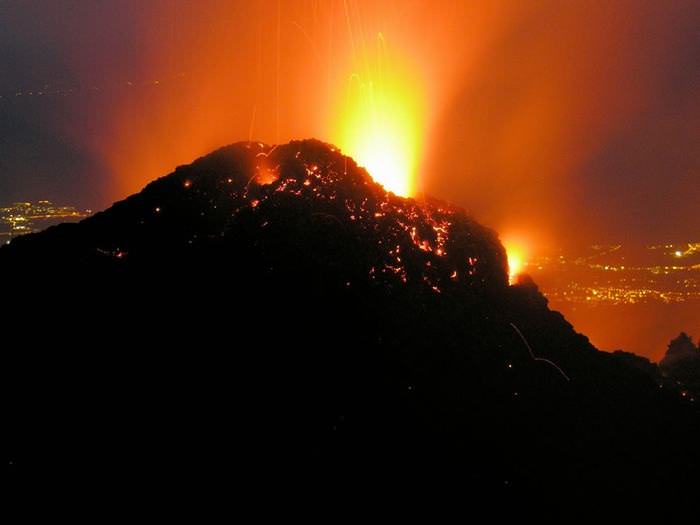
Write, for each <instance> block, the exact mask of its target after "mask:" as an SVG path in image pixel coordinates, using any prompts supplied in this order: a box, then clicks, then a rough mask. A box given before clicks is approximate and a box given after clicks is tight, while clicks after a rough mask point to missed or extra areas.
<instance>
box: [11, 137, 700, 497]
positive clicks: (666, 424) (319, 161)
mask: <svg viewBox="0 0 700 525" xmlns="http://www.w3.org/2000/svg"><path fill="white" fill-rule="evenodd" d="M0 270H1V271H2V275H3V276H4V278H5V284H4V287H5V289H6V291H7V293H6V294H3V295H4V297H3V301H2V304H3V306H2V308H3V309H4V311H3V320H4V321H5V322H6V324H5V325H4V326H5V327H6V328H5V331H4V336H5V348H6V353H8V354H10V355H11V358H10V362H9V367H8V371H7V373H6V377H10V378H11V380H10V385H9V386H10V388H9V396H10V399H9V405H10V416H9V421H10V425H9V426H8V428H9V429H10V430H11V432H10V437H11V461H12V465H13V466H12V468H13V469H14V472H15V475H16V476H17V480H18V484H19V485H22V483H30V481H29V480H34V481H35V480H36V479H41V480H42V483H45V484H47V485H48V486H53V485H56V486H58V485H61V486H65V485H66V484H69V485H70V483H73V482H75V480H82V481H83V482H85V481H86V480H92V481H94V483H95V484H97V485H99V484H100V483H102V484H111V483H117V484H121V483H126V484H130V486H137V487H138V486H144V487H146V486H151V485H157V486H158V487H161V488H162V487H168V486H182V485H183V484H185V485H187V484H191V483H195V484H213V485H216V486H218V487H219V488H224V487H227V486H228V485H229V484H230V485H236V484H240V483H243V484H244V485H245V486H246V487H247V489H246V491H248V492H249V493H253V494H254V493H261V494H263V493H264V494H268V495H269V494H290V493H295V492H297V491H298V492H299V493H302V492H305V491H306V493H314V494H320V492H319V491H322V490H323V491H332V492H335V493H336V494H340V495H341V496H342V495H343V494H346V495H347V494H350V493H351V492H352V490H353V487H355V488H357V487H363V488H365V489H366V488H368V487H379V488H382V490H390V489H389V488H391V490H394V489H397V488H398V487H402V486H405V485H412V486H414V487H415V486H416V485H421V484H422V485H425V486H434V485H435V484H436V483H439V482H442V483H445V484H449V485H450V486H451V487H452V488H453V489H454V490H456V491H457V492H459V493H461V494H462V495H463V496H466V495H469V494H473V491H474V490H479V491H486V492H493V493H497V494H500V493H504V494H508V493H516V494H517V493H529V492H532V491H537V492H541V491H546V492H547V493H548V494H555V493H558V494H569V495H575V494H579V493H593V492H597V491H612V492H613V493H618V492H620V493H621V492H626V493H634V494H639V493H640V491H645V490H651V491H660V490H674V491H679V492H680V491H684V490H691V489H692V487H697V476H698V474H697V473H698V470H697V468H698V466H699V465H700V462H699V457H698V446H697V443H698V437H700V431H699V428H698V411H697V407H696V405H695V404H694V402H691V401H690V400H688V399H682V398H680V397H679V396H678V392H676V391H674V390H673V389H668V388H661V387H660V386H659V384H658V382H657V381H655V379H654V377H653V375H652V374H649V373H648V372H647V370H645V367H643V366H638V362H636V361H635V359H634V358H633V357H631V356H629V355H628V354H624V355H623V354H608V353H604V352H599V351H597V350H596V349H595V348H593V347H592V345H591V344H590V343H589V342H588V339H587V338H586V337H584V336H582V335H580V334H577V333H575V331H574V330H573V329H572V327H571V325H570V324H569V323H567V322H566V320H565V319H564V318H563V317H562V316H561V315H560V314H558V313H556V312H552V311H550V310H549V309H548V308H547V301H546V299H545V298H544V297H543V296H542V295H541V294H540V292H539V291H538V290H537V287H536V286H535V285H534V283H532V281H531V280H529V279H523V280H522V281H521V282H520V283H519V284H518V285H516V286H508V280H507V268H506V257H505V253H504V250H503V248H502V246H501V244H500V242H499V241H498V238H497V235H496V234H495V233H494V232H493V231H491V230H489V229H487V228H484V227H483V226H480V225H479V224H477V223H476V222H475V221H474V220H472V219H471V218H469V217H468V216H467V215H466V214H465V213H464V212H462V211H460V210H458V209H455V208H453V207H450V206H447V205H445V204H441V203H437V202H432V201H430V202H422V203H418V202H416V201H414V200H411V199H403V198H399V197H396V196H394V195H393V194H390V193H387V192H386V191H384V190H383V189H382V187H381V186H379V185H377V184H375V183H374V182H373V181H372V180H371V178H370V177H369V176H368V175H367V173H366V172H365V171H364V170H363V169H361V168H358V167H357V166H356V164H355V163H354V162H353V161H352V160H351V159H349V158H347V157H344V156H342V155H341V154H340V153H339V152H338V151H337V150H335V149H334V148H332V147H330V146H328V145H326V144H323V143H321V142H318V141H301V142H292V143H290V144H287V145H284V146H278V147H274V148H273V147H270V146H266V145H262V144H257V143H239V144H235V145H232V146H228V147H225V148H222V149H220V150H217V151H216V152H214V153H212V154H210V155H208V156H206V157H203V158H200V159H198V160H196V161H195V162H194V163H192V164H191V165H189V166H182V167H179V168H178V169H177V170H176V171H175V172H174V173H172V174H170V175H168V176H166V177H163V178H161V179H158V180H156V181H154V182H152V183H151V184H149V185H148V186H147V187H146V188H144V190H143V191H141V192H140V193H138V194H136V195H133V196H131V197H129V198H128V199H126V200H124V201H122V202H118V203H116V204H114V205H113V206H112V207H111V208H109V209H108V210H106V211H104V212H101V213H98V214H96V215H94V216H92V217H90V218H88V219H85V220H83V221H82V222H80V223H78V224H65V225H60V226H57V227H53V228H50V229H48V230H46V231H44V232H41V233H38V234H31V235H27V236H24V237H20V238H17V239H15V240H13V241H12V243H11V244H10V245H8V246H5V247H3V248H1V249H0ZM92 481H91V482H90V484H92ZM309 491H310V492H309Z"/></svg>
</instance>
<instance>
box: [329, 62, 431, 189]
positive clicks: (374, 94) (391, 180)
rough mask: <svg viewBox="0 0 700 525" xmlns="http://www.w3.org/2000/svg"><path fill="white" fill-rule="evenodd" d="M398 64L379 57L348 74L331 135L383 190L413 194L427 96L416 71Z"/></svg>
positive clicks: (423, 131)
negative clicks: (416, 77) (413, 72)
mask: <svg viewBox="0 0 700 525" xmlns="http://www.w3.org/2000/svg"><path fill="white" fill-rule="evenodd" d="M365 62H367V61H365ZM396 66H397V64H395V63H394V62H391V63H390V66H387V64H386V63H384V62H383V61H382V60H380V59H377V60H376V61H375V63H374V64H372V63H369V64H366V66H365V67H363V71H364V72H363V73H354V74H352V75H351V76H350V78H349V80H348V84H347V86H346V88H345V90H344V91H345V92H344V96H343V97H342V99H341V100H339V101H338V104H337V110H336V111H335V115H336V118H335V120H334V122H333V125H332V130H331V140H332V142H333V143H335V144H336V145H338V146H339V147H340V149H341V150H342V151H343V153H345V154H346V155H349V156H350V157H352V158H354V159H355V160H356V161H357V163H358V164H359V165H360V166H363V167H364V168H365V169H366V170H367V171H368V172H369V174H370V175H371V176H372V178H374V180H375V181H377V182H378V183H379V184H381V185H382V186H384V188H385V189H387V190H389V191H391V192H394V193H395V194H397V195H400V196H402V197H411V196H413V195H414V194H415V192H416V177H417V170H418V162H419V156H420V151H421V148H422V139H423V137H424V134H425V129H424V109H423V97H422V96H421V92H420V88H419V86H418V82H416V80H415V79H414V78H413V76H412V75H409V74H406V73H404V71H402V70H400V69H399V68H398V67H396Z"/></svg>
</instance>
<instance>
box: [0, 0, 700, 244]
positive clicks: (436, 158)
mask: <svg viewBox="0 0 700 525" xmlns="http://www.w3.org/2000/svg"><path fill="white" fill-rule="evenodd" d="M433 4H434V3H433V2H431V3H430V7H428V3H426V2H418V1H407V2H395V3H391V2H364V1H355V2H353V1H351V2H349V4H348V3H343V2H341V1H338V2H333V1H329V2H316V1H296V2H289V1H285V2H281V3H280V8H279V10H277V5H276V3H275V2H262V3H259V2H258V3H256V2H248V1H246V2H222V1H209V0H205V1H196V2H194V1H193V2H187V1H184V0H183V1H179V0H172V1H149V2H143V1H137V0H121V1H108V0H72V1H67V0H65V1H48V0H47V1H33V0H21V1H19V0H17V1H15V0H4V1H2V2H0V95H2V98H1V99H0V201H2V202H3V203H5V202H11V201H15V200H20V199H22V200H26V199H40V198H48V199H52V200H55V201H58V202H61V203H66V204H74V205H79V206H82V207H90V208H92V209H100V208H102V207H105V206H107V205H109V204H110V203H111V202H113V201H114V200H116V199H119V198H123V197H125V196H126V195H128V194H130V193H133V192H135V191H138V190H139V189H140V188H141V187H142V186H143V185H144V184H145V183H147V182H148V181H149V180H152V179H153V178H156V177H158V176H161V175H163V174H165V173H167V172H168V171H170V170H171V169H172V168H173V167H174V166H176V165H177V164H182V163H187V162H190V161H191V160H192V159H193V158H194V157H196V156H198V155H202V154H204V153H206V152H208V151H210V150H212V149H214V148H215V147H217V146H220V145H223V144H226V143H231V142H235V141H238V140H245V139H248V137H249V136H250V137H252V138H253V139H256V140H263V141H266V142H275V141H276V140H280V141H287V140H289V139H292V138H305V137H309V136H316V137H318V138H321V139H323V140H328V141H331V142H332V141H333V136H331V135H332V134H330V133H329V132H328V126H327V124H326V123H327V121H328V120H329V116H330V114H331V112H332V109H330V108H332V104H331V103H330V102H329V101H330V100H331V99H332V98H333V92H334V91H338V89H337V88H335V87H334V86H337V85H342V83H343V82H344V81H345V80H344V79H346V78H347V76H348V71H347V70H344V69H342V67H340V66H338V64H341V63H342V62H343V60H342V58H343V56H345V55H346V54H347V53H348V49H349V46H351V45H355V46H357V47H360V44H359V43H358V41H357V38H358V37H357V35H361V36H363V38H364V37H366V40H367V42H370V41H372V40H371V39H370V38H369V37H367V35H370V34H374V33H375V32H378V31H382V35H383V37H384V39H385V40H386V42H387V45H389V46H391V47H392V49H393V50H394V51H395V54H396V55H398V54H403V55H404V56H405V57H407V58H408V60H409V61H411V62H412V63H413V64H414V66H415V72H416V78H417V79H418V80H417V82H419V83H420V84H421V86H422V89H423V92H424V93H425V97H426V100H427V108H428V109H427V117H426V119H425V139H424V145H423V151H422V152H421V166H422V170H421V171H420V173H419V182H420V187H421V189H422V191H425V192H427V193H429V194H432V195H434V196H436V197H438V198H446V199H449V200H451V201H453V202H455V203H457V204H459V205H462V206H464V207H465V208H467V209H469V210H471V211H472V212H473V213H474V215H475V216H476V217H477V218H478V219H479V220H481V221H482V222H484V223H485V224H488V225H491V226H494V227H495V228H497V229H499V230H501V231H518V232H524V233H526V234H527V235H529V236H530V237H532V238H534V239H536V240H538V241H540V242H549V243H552V244H557V243H566V242H572V241H575V242H589V241H590V242H597V241H601V242H607V241H610V242H621V241H624V242H628V241H634V242H644V243H646V242H656V241H664V240H676V241H689V240H694V239H697V237H698V236H699V235H700V219H699V218H698V213H697V203H698V201H699V200H700V97H699V96H698V93H700V29H698V28H700V4H699V3H698V2H695V1H687V2H684V1H674V2H658V1H649V2H645V1H642V0H634V1H629V2H627V1H617V2H611V1H605V2H558V1H552V2H519V1H518V2H502V3H496V2H490V1H489V2H481V3H480V2H438V3H437V5H433ZM463 4H469V5H463ZM346 5H349V6H350V9H349V12H348V11H345V8H344V6H346ZM353 33H354V41H353V42H351V40H352V38H350V37H351V36H353ZM364 44H365V42H364V41H363V45H364ZM129 82H130V83H131V84H129ZM39 92H42V94H39ZM572 232H575V234H574V235H573V236H572Z"/></svg>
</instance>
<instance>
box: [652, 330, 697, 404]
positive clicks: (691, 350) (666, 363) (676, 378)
mask: <svg viewBox="0 0 700 525" xmlns="http://www.w3.org/2000/svg"><path fill="white" fill-rule="evenodd" d="M659 370H660V371H661V375H662V376H663V379H664V383H665V384H666V386H668V387H669V388H675V389H677V390H679V391H680V395H681V396H683V397H690V398H691V399H694V400H697V399H700V348H698V347H696V346H695V345H694V344H693V339H692V338H691V337H690V336H689V335H688V334H686V333H685V332H681V333H680V334H679V335H678V337H676V338H675V339H673V340H672V341H671V342H670V343H669V345H668V350H667V351H666V355H664V357H663V359H662V360H661V361H660V362H659Z"/></svg>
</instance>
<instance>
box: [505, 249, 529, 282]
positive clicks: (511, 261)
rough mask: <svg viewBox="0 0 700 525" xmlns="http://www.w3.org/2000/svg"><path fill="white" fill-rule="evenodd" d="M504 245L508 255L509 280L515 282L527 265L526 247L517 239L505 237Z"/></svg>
mask: <svg viewBox="0 0 700 525" xmlns="http://www.w3.org/2000/svg"><path fill="white" fill-rule="evenodd" d="M503 246H504V247H505V249H506V254H507V256H508V281H509V282H510V284H515V282H516V281H517V277H518V275H520V274H521V273H522V272H523V270H524V268H525V266H527V263H526V258H525V249H524V248H523V244H522V242H520V241H515V240H513V239H511V238H506V239H504V240H503Z"/></svg>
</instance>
